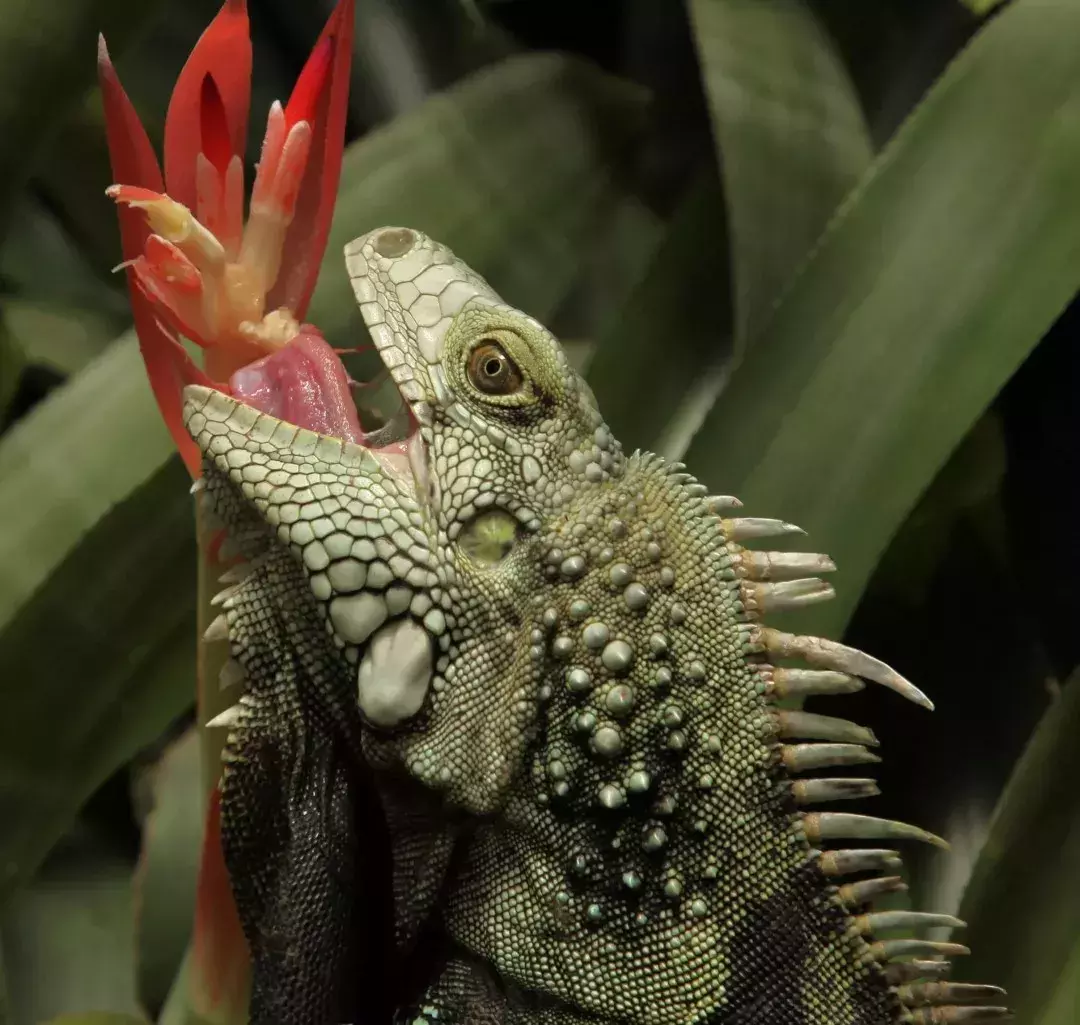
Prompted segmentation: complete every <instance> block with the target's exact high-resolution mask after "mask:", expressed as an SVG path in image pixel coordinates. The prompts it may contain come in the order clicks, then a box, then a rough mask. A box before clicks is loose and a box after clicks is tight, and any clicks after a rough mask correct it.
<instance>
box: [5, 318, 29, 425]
mask: <svg viewBox="0 0 1080 1025" xmlns="http://www.w3.org/2000/svg"><path fill="white" fill-rule="evenodd" d="M25 366H26V354H25V352H24V351H23V347H22V346H21V345H20V344H19V341H18V339H17V338H16V337H15V335H14V333H13V332H12V330H11V328H10V326H9V325H8V317H7V312H6V311H5V316H4V317H3V318H0V424H2V423H3V421H4V414H5V413H6V412H7V408H8V403H9V402H10V401H11V400H12V398H13V397H14V395H15V392H16V391H17V390H18V387H19V380H20V378H21V377H22V372H23V367H25Z"/></svg>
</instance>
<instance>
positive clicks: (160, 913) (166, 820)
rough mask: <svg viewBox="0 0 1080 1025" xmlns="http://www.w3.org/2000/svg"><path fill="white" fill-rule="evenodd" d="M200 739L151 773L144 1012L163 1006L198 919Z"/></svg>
mask: <svg viewBox="0 0 1080 1025" xmlns="http://www.w3.org/2000/svg"><path fill="white" fill-rule="evenodd" d="M200 765H201V762H200V755H199V735H198V733H197V731H196V730H194V729H190V730H188V731H187V732H186V733H185V734H184V735H183V736H182V737H181V738H180V739H179V740H178V741H176V742H175V743H173V744H172V745H170V746H169V747H168V748H167V749H166V751H165V752H164V754H163V755H162V756H161V758H160V760H159V761H158V762H157V764H156V765H154V766H153V768H152V769H151V770H150V772H149V779H148V781H147V782H148V783H149V788H150V791H151V796H152V801H153V806H152V808H151V809H150V812H149V814H148V815H147V818H146V823H145V825H144V828H143V847H142V854H141V857H140V859H139V868H138V872H137V874H136V877H135V887H136V894H137V896H138V905H137V917H136V934H135V942H136V978H137V982H138V993H139V1002H140V1003H141V1004H142V1006H144V1007H148V1008H158V1007H160V1006H161V1005H162V1004H164V1002H165V999H166V997H167V996H168V993H169V988H170V987H171V985H172V982H173V979H174V978H175V977H176V973H177V971H178V970H179V968H180V964H181V962H182V960H183V957H184V951H185V950H186V949H187V944H188V940H189V939H190V937H191V926H192V922H193V920H194V917H195V885H196V881H197V878H198V874H199V858H200V855H201V853H202V838H203V824H204V820H205V808H204V801H203V794H204V787H203V781H202V777H201V773H200Z"/></svg>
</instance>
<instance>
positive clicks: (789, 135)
mask: <svg viewBox="0 0 1080 1025" xmlns="http://www.w3.org/2000/svg"><path fill="white" fill-rule="evenodd" d="M691 12H692V14H693V24H694V30H695V38H696V42H697V47H698V54H699V59H700V61H701V66H702V72H703V76H704V84H705V88H706V92H707V96H708V100H709V105H710V109H711V113H712V123H713V131H714V136H715V140H716V145H717V150H718V156H719V162H720V168H721V172H722V179H723V184H722V189H723V192H722V196H721V194H720V192H719V191H718V186H717V184H716V182H715V180H714V179H713V178H712V176H711V175H710V174H708V173H703V174H702V175H701V176H700V177H699V179H698V180H697V182H696V183H695V184H694V186H693V187H692V189H691V190H690V192H689V193H688V195H687V196H686V197H685V198H684V200H683V202H682V203H681V205H680V207H679V209H678V210H677V212H676V214H675V216H674V218H673V220H672V222H671V225H670V226H669V230H668V233H667V237H666V239H665V240H664V242H663V244H662V245H661V246H660V247H659V249H658V251H657V254H656V256H655V258H654V260H653V263H652V266H651V268H650V271H649V273H648V275H647V276H646V277H645V279H644V280H643V281H642V282H641V284H640V286H639V288H638V290H637V292H636V294H635V295H634V297H633V298H632V299H631V301H630V303H629V304H628V305H627V307H626V308H625V310H623V311H622V313H621V314H620V315H619V316H618V317H617V318H616V319H615V320H614V321H613V322H612V323H611V324H610V327H609V330H607V331H605V332H604V333H603V335H602V337H601V338H600V340H599V342H598V344H597V348H596V353H595V355H594V358H593V362H592V363H591V364H590V366H589V375H588V376H589V383H590V385H591V386H592V388H593V391H594V392H595V393H596V396H597V400H598V402H599V403H600V408H601V409H603V410H604V415H605V417H606V418H607V419H608V422H609V424H610V425H611V427H612V429H613V430H614V432H615V434H616V435H617V436H618V437H619V438H620V439H621V440H622V441H623V443H624V444H625V445H627V446H629V447H631V448H633V447H638V446H642V447H651V448H658V449H660V450H661V451H664V452H669V453H673V454H677V453H679V452H681V451H682V450H684V449H685V447H686V445H687V444H688V441H689V438H690V437H692V436H693V433H694V432H695V431H696V429H697V427H698V425H699V424H700V423H701V419H702V417H703V416H704V414H705V413H706V412H707V410H708V409H709V407H710V406H711V405H712V403H713V402H714V401H715V399H716V396H717V394H718V392H719V391H720V389H721V387H722V385H723V383H724V381H725V379H726V375H727V373H728V371H729V369H730V365H731V361H732V356H733V354H734V356H735V358H736V359H737V358H738V357H739V356H740V355H741V354H742V352H744V351H745V350H746V349H747V348H748V347H749V346H750V345H751V344H752V343H753V342H754V339H755V338H756V336H757V335H758V333H759V332H760V330H761V328H762V326H763V325H764V323H765V322H766V321H767V320H768V318H769V316H770V315H771V311H772V309H773V307H774V306H775V304H776V302H777V300H778V299H779V297H780V295H781V293H782V292H783V290H784V289H785V288H786V287H787V285H788V283H789V282H790V280H791V278H792V277H793V275H794V274H795V272H796V270H797V268H798V267H799V265H800V264H801V263H802V262H803V260H805V258H806V257H807V255H808V254H809V252H810V250H811V248H812V247H813V246H814V244H815V243H816V241H817V239H818V238H819V236H820V234H821V232H822V231H823V230H824V228H825V226H826V224H827V223H828V220H829V218H830V217H831V216H832V215H833V213H834V212H835V210H836V207H837V205H838V204H839V202H840V201H841V199H842V198H843V197H844V196H845V195H846V194H847V193H848V191H849V190H850V189H851V188H852V186H853V185H854V184H855V183H856V181H857V180H858V178H859V175H860V174H861V173H862V172H863V171H864V170H865V168H866V167H867V166H868V165H869V163H870V158H871V150H870V142H869V138H868V136H867V133H866V129H865V126H864V125H863V121H862V115H861V112H860V109H859V101H858V97H857V96H856V95H855V92H854V89H853V88H852V86H851V84H850V83H849V81H848V79H847V76H846V74H845V73H844V71H843V67H842V65H841V62H840V60H839V58H838V56H837V54H836V51H835V48H834V47H833V45H832V43H831V41H830V40H829V39H828V37H827V36H826V35H825V33H824V32H822V30H821V28H820V26H819V25H818V23H817V21H816V19H815V18H814V16H813V15H812V14H811V13H810V12H809V10H808V9H807V8H806V7H805V6H804V5H803V4H801V3H799V2H795V0H766V2H763V3H758V4H747V3H743V2H738V0H695V2H694V3H692V4H691ZM725 208H726V210H725ZM658 346H662V347H663V349H662V351H663V356H662V358H657V352H658V351H659V350H658V348H657V347H658Z"/></svg>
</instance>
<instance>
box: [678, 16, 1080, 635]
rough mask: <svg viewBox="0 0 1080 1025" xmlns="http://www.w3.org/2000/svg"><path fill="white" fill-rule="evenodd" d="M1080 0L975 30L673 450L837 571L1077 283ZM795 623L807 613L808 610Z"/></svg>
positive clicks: (890, 525)
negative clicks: (803, 532)
mask: <svg viewBox="0 0 1080 1025" xmlns="http://www.w3.org/2000/svg"><path fill="white" fill-rule="evenodd" d="M1078 32H1080V6H1077V5H1076V4H1073V3H1070V2H1067V0H1017V2H1016V3H1014V4H1013V5H1011V6H1010V7H1008V8H1006V9H1005V10H1004V11H1003V12H1002V13H1001V14H1000V15H999V16H998V17H997V18H995V19H993V20H992V21H990V22H989V23H987V25H986V26H985V27H984V28H983V29H982V30H981V31H980V33H979V34H978V35H977V36H976V37H975V39H974V40H973V42H972V43H971V44H970V46H969V47H968V48H967V49H966V50H965V51H964V52H963V53H962V54H961V55H960V57H958V58H957V60H956V61H955V62H954V63H953V64H952V65H951V66H950V67H949V69H948V70H947V71H946V72H945V74H944V75H943V76H942V78H941V79H940V80H939V82H938V83H937V84H936V85H935V86H934V88H933V89H932V90H931V92H930V94H929V95H928V96H927V98H926V99H925V101H924V102H923V103H922V104H921V105H920V107H919V108H918V110H917V111H916V112H915V114H914V115H913V116H912V117H911V118H910V119H909V121H908V122H907V123H906V124H905V125H904V127H903V128H902V129H901V131H900V132H899V133H898V135H897V137H896V138H895V139H894V140H893V141H892V143H890V145H889V146H888V147H887V149H886V151H885V152H884V153H883V154H882V156H881V157H880V159H879V160H878V161H877V163H876V164H875V166H874V168H873V170H872V171H871V172H870V173H869V174H868V175H867V177H866V179H865V181H864V182H863V183H861V185H860V187H859V189H858V190H857V193H856V194H855V195H854V196H852V197H851V199H850V200H849V201H848V202H846V203H845V206H844V209H843V211H842V213H841V215H840V216H839V218H838V219H837V221H836V222H835V223H834V224H833V225H832V228H831V230H830V231H829V233H828V234H827V236H826V238H825V239H824V241H823V242H822V244H821V245H820V246H819V247H818V249H817V250H816V252H815V253H814V256H813V258H812V259H811V260H810V262H809V263H808V264H807V266H806V267H805V269H804V270H803V272H802V273H801V275H800V276H799V278H798V280H797V281H796V282H795V284H794V286H793V287H792V289H791V291H790V292H789V293H788V294H787V296H786V298H785V299H784V300H783V302H782V303H781V304H780V306H779V308H778V309H777V311H776V313H775V315H774V317H773V319H772V321H771V322H770V324H769V326H768V328H767V329H766V331H765V332H764V334H763V336H762V338H761V339H760V340H759V342H758V343H757V344H756V345H755V347H754V349H753V350H752V352H751V353H750V354H749V356H748V358H747V360H746V362H745V363H744V364H743V365H742V366H741V367H740V368H739V369H738V371H737V372H736V374H735V376H734V378H733V380H732V382H731V385H730V387H729V389H728V390H727V392H726V393H725V394H724V396H723V397H722V399H721V401H720V402H718V403H717V404H716V405H715V406H714V407H713V409H712V410H711V411H710V413H709V415H708V416H707V417H706V419H705V421H704V424H703V426H702V429H701V431H700V433H699V434H698V436H697V437H696V438H695V439H694V443H693V444H692V445H691V446H690V448H689V450H688V452H687V455H686V461H687V463H688V464H689V465H690V466H691V468H692V469H693V470H694V472H695V473H697V474H699V475H700V476H701V477H702V479H703V480H705V481H707V482H709V484H710V485H711V486H713V487H716V488H718V489H720V490H723V491H731V492H734V493H736V494H738V495H739V496H740V498H742V499H743V500H744V502H745V503H746V506H747V511H748V512H749V513H750V514H753V515H767V516H780V517H783V518H785V519H788V520H791V521H793V522H795V523H799V524H801V525H802V526H803V527H805V528H806V529H807V530H808V531H809V532H810V534H811V536H812V538H813V542H814V545H815V547H819V548H820V550H822V551H828V552H829V553H830V554H832V555H833V556H834V557H835V558H836V561H837V563H838V565H839V566H840V575H839V578H838V588H837V590H838V592H839V594H840V597H839V600H838V601H836V602H831V603H830V604H829V606H828V607H825V608H824V609H823V610H822V611H823V612H824V615H821V616H817V617H813V621H814V626H815V629H817V628H820V629H838V628H840V627H842V626H843V624H844V623H845V622H846V621H847V618H848V616H849V615H850V612H851V610H852V609H853V607H854V605H855V603H856V602H857V600H858V597H859V594H860V593H861V591H862V589H863V587H864V585H865V583H866V580H867V577H868V576H869V574H870V572H871V570H872V568H873V566H874V564H875V563H876V562H877V560H878V557H879V556H880V555H881V552H882V551H883V549H884V548H885V546H886V544H887V543H888V541H889V538H890V537H891V536H892V535H893V533H894V532H895V530H896V529H897V527H898V525H899V524H900V522H901V521H902V519H903V518H904V516H905V515H906V514H907V512H908V510H909V509H910V508H911V507H912V505H913V504H914V502H915V500H916V499H917V498H918V496H919V494H920V493H921V492H922V491H923V489H924V488H925V487H926V486H927V484H928V483H929V481H930V480H931V479H932V478H933V476H934V474H935V473H936V472H937V470H938V469H939V468H940V467H941V466H942V464H943V463H944V462H945V460H946V458H947V457H948V455H949V453H950V452H951V451H952V450H953V449H954V448H955V447H956V444H957V443H958V441H959V440H960V439H961V438H962V437H963V435H964V433H965V432H966V431H967V430H968V429H969V428H970V427H971V425H972V423H973V422H974V421H975V420H976V419H977V418H978V416H979V415H980V414H981V412H982V411H983V409H985V407H986V406H987V404H988V403H989V401H990V400H991V399H992V398H993V396H994V395H995V393H996V392H997V390H998V389H999V388H1000V387H1001V386H1002V384H1003V383H1004V382H1005V381H1006V380H1007V379H1008V377H1009V376H1010V374H1011V373H1012V372H1013V370H1014V369H1015V368H1016V366H1017V365H1018V364H1019V363H1020V361H1021V360H1023V358H1024V357H1025V355H1026V354H1027V353H1028V352H1029V351H1030V349H1031V348H1032V346H1034V345H1035V344H1036V343H1037V342H1038V341H1039V339H1040V338H1041V337H1042V335H1043V333H1044V332H1045V331H1046V330H1047V328H1048V327H1049V326H1050V325H1051V324H1052V323H1053V321H1054V319H1055V318H1056V317H1057V316H1058V314H1059V313H1060V312H1061V311H1062V310H1063V309H1064V307H1065V306H1066V305H1067V304H1068V302H1069V301H1070V300H1071V299H1072V297H1073V295H1074V294H1075V291H1076V288H1077V284H1078V283H1080V190H1078V189H1077V184H1076V170H1077V167H1078V166H1080V64H1078V63H1077V62H1076V60H1075V53H1074V48H1073V46H1072V39H1073V38H1075V34H1076V33H1078ZM810 618H811V617H807V619H810Z"/></svg>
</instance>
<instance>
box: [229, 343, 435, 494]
mask: <svg viewBox="0 0 1080 1025" xmlns="http://www.w3.org/2000/svg"><path fill="white" fill-rule="evenodd" d="M229 389H230V391H231V392H232V395H233V396H234V397H235V398H237V399H239V400H240V401H241V402H243V403H244V404H245V405H248V406H251V407H252V408H253V409H257V410H258V411H259V412H260V413H267V414H269V415H270V416H273V417H276V418H277V419H278V420H282V421H284V422H286V423H291V424H295V425H296V426H297V427H304V428H307V429H308V430H311V431H315V432H316V433H318V434H322V435H326V436H327V437H331V438H340V439H341V440H342V441H349V442H353V443H354V444H357V445H360V446H362V447H363V448H366V449H367V450H368V451H370V452H371V454H372V455H373V456H374V457H375V458H376V459H378V461H379V463H380V464H381V465H382V466H383V467H384V469H386V471H387V472H388V473H391V474H393V475H394V476H395V477H396V478H398V479H399V480H400V481H403V482H405V483H408V484H409V485H410V487H411V488H412V489H413V490H414V492H415V494H416V495H417V497H420V496H424V495H427V493H428V481H429V474H428V469H427V459H426V453H425V449H424V445H423V441H422V440H421V438H420V436H419V432H418V426H419V425H418V424H417V421H416V417H415V416H414V415H413V412H412V408H411V407H410V406H409V404H408V402H407V401H405V397H404V396H402V399H403V409H402V411H401V413H400V414H399V415H397V416H395V417H393V418H392V419H391V420H390V421H388V422H387V423H386V424H384V425H383V426H382V427H379V428H377V429H375V430H373V431H365V430H364V429H363V426H362V424H361V421H360V416H359V413H358V411H357V408H356V403H355V402H354V400H353V396H352V390H351V387H350V383H349V377H348V374H347V373H346V371H345V367H344V365H343V364H342V362H341V359H340V357H339V356H338V355H337V353H336V352H335V351H334V350H333V348H331V346H330V345H329V344H328V343H327V342H326V341H325V340H324V339H323V338H322V337H321V336H320V335H317V334H314V333H305V332H302V333H301V334H300V335H298V336H297V337H296V338H295V339H293V341H291V342H290V343H289V344H288V345H286V346H283V347H282V348H281V349H278V350H277V351H276V352H273V353H271V354H270V355H268V356H265V357H263V358H262V359H260V360H257V361H256V362H254V363H251V364H249V365H248V366H246V367H244V368H243V369H241V370H238V371H237V372H236V373H235V374H233V376H232V377H231V378H230V379H229Z"/></svg>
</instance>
